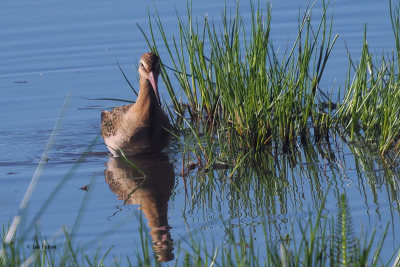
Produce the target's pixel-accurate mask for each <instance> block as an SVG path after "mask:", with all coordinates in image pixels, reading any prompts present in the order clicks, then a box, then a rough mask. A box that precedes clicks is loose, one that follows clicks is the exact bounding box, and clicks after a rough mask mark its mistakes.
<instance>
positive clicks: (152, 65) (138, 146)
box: [101, 52, 171, 156]
mask: <svg viewBox="0 0 400 267" xmlns="http://www.w3.org/2000/svg"><path fill="white" fill-rule="evenodd" d="M138 71H139V75H140V90H139V95H138V98H137V101H136V103H135V104H130V105H126V106H121V107H116V108H114V109H113V110H112V111H111V112H109V111H103V112H102V113H101V134H102V136H103V138H104V142H105V143H106V145H107V146H108V148H109V150H110V151H111V153H112V154H113V155H114V156H118V155H119V152H118V150H119V149H121V150H122V151H123V152H124V154H125V155H135V154H141V153H153V152H159V151H161V150H162V149H163V148H164V147H165V146H167V145H168V141H169V130H170V129H171V125H170V123H169V120H168V117H167V115H166V114H165V113H164V111H163V110H162V109H161V106H160V104H161V103H160V98H159V95H158V85H157V81H158V75H159V74H160V61H159V58H158V56H157V55H156V54H154V53H151V52H148V53H145V54H143V55H142V57H141V58H140V64H139V69H138Z"/></svg>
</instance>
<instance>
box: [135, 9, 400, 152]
mask: <svg viewBox="0 0 400 267" xmlns="http://www.w3.org/2000/svg"><path fill="white" fill-rule="evenodd" d="M314 4H315V2H314V3H313V4H311V5H310V6H309V7H308V9H307V10H305V12H304V16H303V17H301V18H299V25H298V35H297V37H296V39H295V40H294V41H293V44H292V45H291V47H290V49H288V50H286V52H285V53H284V54H283V55H282V54H278V53H277V52H276V51H275V50H274V46H273V41H272V40H271V38H270V34H269V33H270V20H271V13H272V11H271V7H270V5H268V4H267V5H266V8H265V9H263V8H262V7H260V4H258V5H257V6H256V7H255V6H254V5H252V6H251V14H252V16H251V19H250V23H251V25H250V26H249V25H246V24H245V23H244V21H243V18H242V17H241V15H240V14H239V4H237V6H236V10H235V12H234V13H233V14H232V13H230V12H229V11H227V10H226V9H225V10H223V12H222V13H221V25H222V26H216V25H215V24H214V22H213V20H211V19H209V18H208V17H207V16H206V17H204V19H203V20H198V18H194V17H193V15H192V11H191V5H190V3H188V6H187V14H186V16H187V21H186V20H185V21H184V20H183V19H182V17H181V16H180V15H177V19H178V29H177V31H178V33H179V36H178V37H175V36H173V37H172V39H171V38H168V37H167V36H166V34H165V31H164V28H163V25H162V21H161V18H160V17H159V15H158V13H157V11H156V16H155V18H154V22H153V18H152V17H151V15H150V14H149V25H150V34H146V33H145V32H144V31H143V30H142V29H141V28H140V29H141V30H142V33H143V35H144V37H145V39H146V41H147V43H148V45H149V47H150V48H151V49H152V50H153V51H154V52H156V53H157V51H158V49H159V47H160V46H163V47H165V48H166V49H167V51H168V56H169V59H168V60H169V61H171V62H172V67H169V66H166V65H163V67H162V77H163V80H164V83H165V85H166V87H167V90H168V93H169V95H170V98H171V100H172V104H173V105H172V110H170V112H169V113H170V114H171V115H173V117H174V121H175V126H176V127H177V128H187V127H189V128H191V129H195V131H196V132H197V133H200V132H201V133H202V134H204V133H207V134H205V135H206V137H204V138H202V141H201V142H208V144H210V143H214V142H216V141H213V140H207V139H216V138H217V139H218V138H220V137H223V140H219V141H218V143H216V145H215V147H219V150H220V151H224V150H225V149H228V150H229V151H230V152H229V153H232V152H233V151H235V152H234V153H237V151H244V152H245V153H246V152H248V151H250V150H252V152H251V154H255V156H256V157H257V156H258V154H259V153H264V151H265V150H266V149H267V150H268V149H269V148H270V147H271V146H273V145H278V146H280V147H282V149H284V150H285V149H288V148H289V147H290V146H293V144H294V143H295V142H296V141H298V140H301V141H302V142H303V143H306V142H309V141H311V140H312V138H311V137H313V138H314V140H315V141H316V142H319V141H322V140H323V139H325V140H327V138H328V137H329V136H332V135H334V134H337V133H341V134H343V133H344V132H348V133H350V139H353V138H354V136H355V135H363V136H364V138H365V139H366V140H367V141H369V142H373V143H375V145H376V147H377V149H379V151H380V152H381V154H382V156H384V154H385V153H386V152H387V151H388V150H390V149H398V148H399V146H400V144H399V143H398V142H399V136H400V121H399V120H398V117H399V111H400V110H399V109H400V86H399V76H398V75H397V74H398V66H399V63H400V62H399V58H400V56H399V54H400V53H399V51H400V50H399V48H400V45H399V44H400V40H399V38H400V33H399V30H398V29H399V27H398V26H399V25H400V22H399V7H398V6H395V7H393V5H392V3H391V2H390V3H389V4H390V16H391V20H392V25H393V33H394V36H395V40H396V46H395V50H394V52H393V55H392V57H390V58H387V57H385V56H383V55H382V57H381V61H380V62H379V61H378V62H375V60H373V55H372V54H371V53H370V51H369V49H368V43H367V38H366V35H367V34H366V29H365V38H364V42H363V44H362V47H363V49H362V53H361V57H360V60H359V61H358V63H355V62H354V61H353V60H352V58H351V57H349V67H348V69H349V71H348V75H347V82H346V84H345V86H344V88H343V89H342V90H343V92H341V93H343V98H340V97H339V93H338V97H337V98H338V99H339V103H333V102H332V101H331V99H332V94H333V92H331V93H327V92H324V91H323V90H321V89H320V87H319V84H320V81H321V79H322V77H323V73H324V71H325V70H326V68H325V67H326V63H327V62H328V60H329V57H330V55H331V54H332V53H334V44H335V41H336V39H337V37H338V35H337V34H334V33H332V25H333V11H332V12H331V13H332V15H330V14H329V13H330V12H329V10H330V9H329V1H328V2H327V3H325V2H323V4H322V10H323V12H322V15H321V17H320V19H319V21H317V22H315V21H314V20H313V19H312V8H313V6H314ZM156 34H158V35H160V36H161V37H162V40H163V42H162V44H159V43H157V41H156V40H158V39H157V37H156ZM164 57H165V56H164ZM171 69H172V70H173V75H174V76H175V77H176V80H177V82H178V84H179V87H180V88H179V89H180V90H178V88H175V90H174V88H173V83H172V82H171V77H170V73H171V72H170V70H171ZM352 69H354V70H353V71H352ZM353 72H354V77H353V78H352V79H351V78H350V77H351V75H352V73H353ZM181 93H183V96H184V97H183V98H179V97H178V95H179V94H181ZM178 99H180V100H178ZM175 115H177V116H175ZM185 118H186V119H185ZM189 124H193V125H192V126H190V125H189ZM207 130H208V131H207ZM201 142H200V141H199V142H198V145H199V146H201V144H200V143H201ZM221 144H222V146H220V145H221ZM203 152H204V151H203ZM227 153H228V152H227ZM229 153H228V154H229ZM208 156H209V155H204V157H205V158H206V159H207V158H208Z"/></svg>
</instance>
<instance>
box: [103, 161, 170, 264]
mask: <svg viewBox="0 0 400 267" xmlns="http://www.w3.org/2000/svg"><path fill="white" fill-rule="evenodd" d="M128 160H129V161H131V162H132V163H134V164H135V165H136V166H137V167H139V168H140V169H141V170H142V171H143V172H144V173H145V174H146V177H145V178H143V175H142V174H141V173H140V172H138V171H137V170H136V169H135V168H133V167H132V166H130V165H129V164H128V163H126V162H125V161H124V159H122V158H116V157H110V159H109V161H108V162H107V169H106V170H105V171H104V176H105V180H106V182H107V183H108V185H109V187H110V189H111V191H113V192H114V193H115V194H116V195H118V199H121V200H123V201H124V204H128V205H140V207H141V209H142V211H143V213H144V214H145V216H146V218H147V221H148V225H149V227H150V235H151V238H152V242H153V249H154V252H155V253H156V255H157V257H158V261H160V262H166V261H170V260H172V259H174V254H173V253H172V250H173V246H172V244H173V240H172V239H171V235H170V233H169V229H170V228H171V227H170V226H169V225H168V216H167V213H168V200H169V198H170V196H171V194H172V188H173V186H174V180H175V174H174V168H173V164H172V163H170V162H169V158H168V156H167V155H165V154H149V155H140V156H135V157H129V158H128Z"/></svg>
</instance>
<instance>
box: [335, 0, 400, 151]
mask: <svg viewBox="0 0 400 267" xmlns="http://www.w3.org/2000/svg"><path fill="white" fill-rule="evenodd" d="M390 17H391V21H392V26H393V33H394V37H395V43H396V45H395V47H396V50H395V51H394V52H393V54H392V56H389V57H385V56H384V55H382V57H381V59H380V60H379V61H376V60H374V56H373V55H372V53H371V52H370V51H369V47H368V42H367V29H366V27H365V29H364V40H363V44H362V52H361V58H360V60H359V62H358V63H356V64H354V63H353V61H352V60H351V58H350V60H349V61H350V64H349V72H348V77H347V82H346V85H345V96H344V99H343V101H342V103H341V104H340V105H339V108H338V116H337V119H338V120H339V122H340V123H342V125H343V128H344V130H345V131H347V132H348V133H349V134H350V137H351V138H354V137H355V136H357V135H361V136H363V138H364V139H365V141H367V142H371V143H373V144H375V145H376V147H378V148H379V150H380V151H381V154H382V156H383V154H384V153H385V152H387V151H388V150H389V149H390V148H395V149H398V148H399V145H400V143H399V137H400V120H399V116H400V78H399V75H398V73H399V63H400V30H399V29H400V28H399V26H400V22H399V6H398V5H397V6H396V7H394V8H392V3H391V1H390ZM352 68H353V69H354V77H353V79H352V80H350V75H351V74H350V73H351V69H352ZM396 142H397V143H396Z"/></svg>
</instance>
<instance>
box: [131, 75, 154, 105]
mask: <svg viewBox="0 0 400 267" xmlns="http://www.w3.org/2000/svg"><path fill="white" fill-rule="evenodd" d="M139 84H140V90H139V95H138V97H137V100H136V104H135V105H138V106H140V107H141V109H143V110H144V109H154V108H157V107H158V102H157V97H156V94H155V93H154V90H153V87H152V86H151V83H150V81H149V80H148V79H145V78H142V77H141V78H140V81H139Z"/></svg>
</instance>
